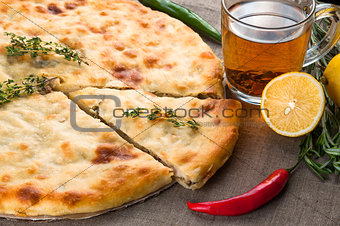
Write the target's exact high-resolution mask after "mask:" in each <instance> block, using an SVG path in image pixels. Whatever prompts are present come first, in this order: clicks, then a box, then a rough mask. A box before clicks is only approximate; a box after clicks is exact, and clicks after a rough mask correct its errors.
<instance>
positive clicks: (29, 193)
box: [17, 185, 42, 204]
mask: <svg viewBox="0 0 340 226" xmlns="http://www.w3.org/2000/svg"><path fill="white" fill-rule="evenodd" d="M17 196H18V199H19V200H20V201H22V202H29V203H31V204H35V203H37V202H39V200H40V197H41V196H42V194H41V192H40V191H39V190H38V189H37V188H35V187H33V186H31V185H26V186H24V187H22V188H20V189H19V190H18V192H17Z"/></svg>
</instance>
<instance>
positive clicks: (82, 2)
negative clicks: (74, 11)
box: [76, 0, 86, 6]
mask: <svg viewBox="0 0 340 226" xmlns="http://www.w3.org/2000/svg"><path fill="white" fill-rule="evenodd" d="M76 2H77V5H82V6H83V5H86V0H76Z"/></svg>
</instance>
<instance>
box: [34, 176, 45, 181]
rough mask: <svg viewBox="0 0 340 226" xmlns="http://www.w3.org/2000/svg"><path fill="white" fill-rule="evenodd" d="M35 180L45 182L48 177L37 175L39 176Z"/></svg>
mask: <svg viewBox="0 0 340 226" xmlns="http://www.w3.org/2000/svg"><path fill="white" fill-rule="evenodd" d="M35 178H36V179H38V180H45V179H47V178H48V176H45V175H37V176H35Z"/></svg>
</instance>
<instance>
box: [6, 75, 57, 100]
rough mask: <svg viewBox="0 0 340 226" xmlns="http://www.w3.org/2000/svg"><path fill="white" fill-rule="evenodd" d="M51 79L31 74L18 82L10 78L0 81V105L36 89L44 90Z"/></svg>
mask: <svg viewBox="0 0 340 226" xmlns="http://www.w3.org/2000/svg"><path fill="white" fill-rule="evenodd" d="M53 79H54V78H47V77H45V76H36V75H34V74H31V75H29V76H28V77H25V78H24V79H22V80H21V82H19V83H18V82H15V81H14V80H12V79H8V80H7V81H5V82H2V83H0V106H1V105H3V104H6V103H9V102H11V101H12V100H13V99H14V98H16V97H19V96H23V95H27V96H29V95H31V94H33V93H34V92H36V91H46V89H47V85H48V83H49V81H51V80H53Z"/></svg>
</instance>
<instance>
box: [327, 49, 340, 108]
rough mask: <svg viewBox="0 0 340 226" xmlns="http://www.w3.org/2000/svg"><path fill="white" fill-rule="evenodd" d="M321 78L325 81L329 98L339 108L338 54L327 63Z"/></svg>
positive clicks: (339, 60) (339, 62) (339, 59)
mask: <svg viewBox="0 0 340 226" xmlns="http://www.w3.org/2000/svg"><path fill="white" fill-rule="evenodd" d="M323 76H324V77H325V78H326V79H327V82H326V84H325V87H326V90H327V93H328V95H329V97H330V98H331V99H332V100H333V102H334V103H335V104H336V105H337V106H338V107H340V54H338V55H336V56H335V57H334V58H333V59H332V60H331V61H330V62H329V64H328V66H327V68H326V70H325V72H324V74H323Z"/></svg>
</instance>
